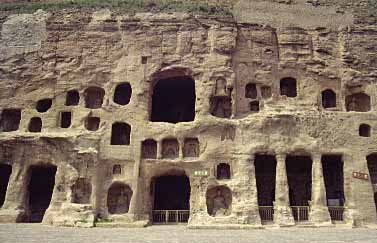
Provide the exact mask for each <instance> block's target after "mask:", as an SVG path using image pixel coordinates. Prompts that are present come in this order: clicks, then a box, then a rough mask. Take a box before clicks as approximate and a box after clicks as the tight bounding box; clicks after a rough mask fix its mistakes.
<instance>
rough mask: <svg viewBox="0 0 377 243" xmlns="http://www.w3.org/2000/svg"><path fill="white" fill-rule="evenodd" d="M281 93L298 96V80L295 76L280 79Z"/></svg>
mask: <svg viewBox="0 0 377 243" xmlns="http://www.w3.org/2000/svg"><path fill="white" fill-rule="evenodd" d="M280 94H281V95H285V96H287V97H296V96H297V81H296V79H294V78H283V79H282V80H280Z"/></svg>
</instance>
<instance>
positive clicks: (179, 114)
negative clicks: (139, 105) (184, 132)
mask: <svg viewBox="0 0 377 243" xmlns="http://www.w3.org/2000/svg"><path fill="white" fill-rule="evenodd" d="M195 100H196V95H195V81H194V79H192V78H191V77H190V76H180V77H173V78H166V79H161V80H158V81H157V83H156V84H155V86H154V88H153V95H152V112H151V117H150V120H151V121H152V122H169V123H178V122H189V121H193V120H194V119H195Z"/></svg>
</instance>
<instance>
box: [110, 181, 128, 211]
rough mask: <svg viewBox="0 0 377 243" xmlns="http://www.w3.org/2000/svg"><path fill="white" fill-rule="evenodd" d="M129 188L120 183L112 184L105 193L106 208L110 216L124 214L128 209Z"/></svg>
mask: <svg viewBox="0 0 377 243" xmlns="http://www.w3.org/2000/svg"><path fill="white" fill-rule="evenodd" d="M131 197H132V190H131V188H130V187H129V186H128V185H126V184H124V183H121V182H115V183H113V184H112V185H111V186H110V188H109V191H108V193H107V208H108V210H109V213H110V214H126V213H128V210H129V208H130V202H131Z"/></svg>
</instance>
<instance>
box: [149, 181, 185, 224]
mask: <svg viewBox="0 0 377 243" xmlns="http://www.w3.org/2000/svg"><path fill="white" fill-rule="evenodd" d="M151 188H152V192H153V223H184V222H188V218H189V214H190V213H189V210H190V192H191V187H190V180H189V178H188V177H187V176H186V175H165V176H160V177H157V178H154V179H153V180H152V182H151Z"/></svg>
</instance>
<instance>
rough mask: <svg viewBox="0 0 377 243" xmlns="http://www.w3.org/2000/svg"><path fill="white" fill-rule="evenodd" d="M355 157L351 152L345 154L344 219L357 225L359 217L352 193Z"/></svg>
mask: <svg viewBox="0 0 377 243" xmlns="http://www.w3.org/2000/svg"><path fill="white" fill-rule="evenodd" d="M352 162H353V158H352V156H351V155H349V154H344V155H343V183H344V185H343V190H344V197H345V198H344V200H345V203H344V213H343V221H344V222H345V223H347V224H351V225H354V226H357V224H358V223H359V222H357V221H358V220H357V218H358V217H359V215H358V211H357V210H356V205H355V200H354V197H353V194H352V169H353V167H352V166H351V165H352Z"/></svg>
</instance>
